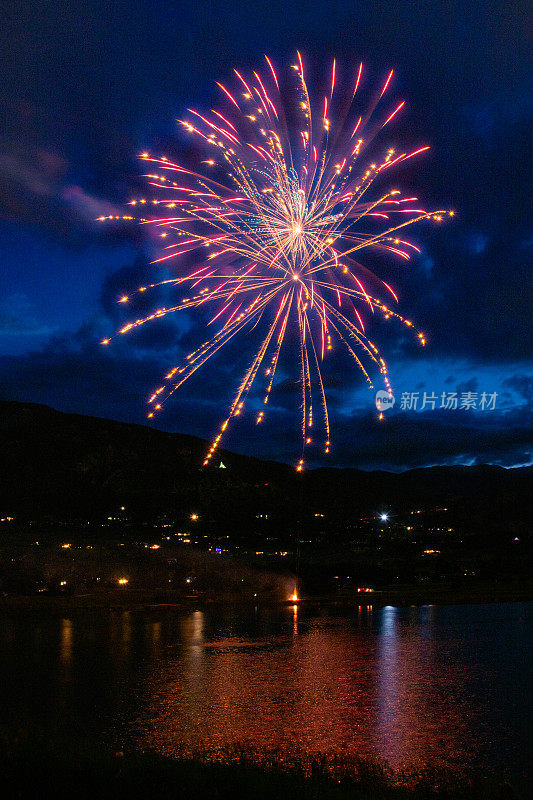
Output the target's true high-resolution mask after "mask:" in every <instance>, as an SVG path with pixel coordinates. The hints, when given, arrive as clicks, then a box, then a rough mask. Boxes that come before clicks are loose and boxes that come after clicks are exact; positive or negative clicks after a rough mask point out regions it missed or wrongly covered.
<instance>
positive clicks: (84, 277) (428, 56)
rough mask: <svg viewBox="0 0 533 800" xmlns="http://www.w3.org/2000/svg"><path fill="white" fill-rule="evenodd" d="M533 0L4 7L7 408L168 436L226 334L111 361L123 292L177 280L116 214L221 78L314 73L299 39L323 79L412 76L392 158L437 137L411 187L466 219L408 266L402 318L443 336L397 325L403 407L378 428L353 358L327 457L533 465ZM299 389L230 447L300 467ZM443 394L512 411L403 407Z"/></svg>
mask: <svg viewBox="0 0 533 800" xmlns="http://www.w3.org/2000/svg"><path fill="white" fill-rule="evenodd" d="M528 5H529V4H528V3H527V2H526V1H525V0H524V2H522V0H502V2H496V1H495V0H494V1H493V2H488V1H487V0H461V2H454V0H448V2H442V1H441V2H437V0H425V1H424V2H422V1H421V0H417V1H416V2H407V0H403V1H402V0H398V2H385V1H382V2H380V1H379V0H366V2H362V0H344V2H342V1H341V2H339V1H338V0H327V2H326V1H325V0H324V2H320V3H319V2H312V0H307V1H306V2H300V0H293V1H292V2H290V3H288V2H279V1H278V0H270V2H255V3H254V2H251V3H248V4H246V3H244V2H235V1H233V2H230V1H229V0H228V1H227V2H221V1H220V0H213V1H212V2H201V1H200V2H191V3H182V2H177V0H167V1H166V2H163V1H162V0H152V1H151V2H150V1H149V0H144V2H143V0H130V2H127V3H126V2H123V0H113V2H110V1H109V0H104V1H103V2H100V0H89V1H87V0H83V1H81V0H70V2H60V0H57V1H56V2H44V1H42V0H34V2H31V3H28V2H17V1H16V0H14V1H13V2H10V3H4V4H2V10H1V11H0V42H1V52H2V66H1V67H0V98H1V101H2V102H1V106H2V116H3V120H2V125H1V127H0V245H1V253H2V291H1V294H0V356H1V358H0V399H2V400H20V401H30V402H38V403H45V404H48V405H50V406H53V407H54V408H56V409H59V410H61V411H68V412H77V413H83V414H91V415H96V416H102V417H110V418H112V419H116V420H121V421H127V422H139V423H143V424H144V423H146V406H145V400H146V398H147V396H148V394H149V393H150V390H151V389H152V388H153V387H154V386H157V385H159V383H160V377H161V376H162V375H163V374H164V373H165V371H166V369H167V368H168V366H173V365H174V364H176V363H178V361H179V360H180V356H182V355H183V354H184V353H187V352H189V348H190V347H191V344H194V343H200V342H201V341H203V338H205V337H203V338H202V326H203V322H205V320H202V319H199V318H195V317H193V316H188V317H187V316H184V317H181V318H174V317H173V318H168V319H166V320H163V321H160V322H158V323H157V324H156V325H153V326H152V327H151V328H149V329H148V327H145V328H144V329H143V331H142V333H139V334H136V335H135V336H130V337H121V338H120V340H117V341H116V343H114V344H113V345H112V346H111V347H109V348H107V349H105V348H102V347H101V346H100V344H99V342H100V340H101V339H102V338H103V337H104V336H108V335H110V334H112V333H113V332H114V331H115V329H116V327H117V325H119V324H120V322H121V321H122V320H123V319H125V317H124V308H123V307H121V306H117V303H116V300H117V298H118V297H119V296H120V295H121V294H122V293H124V292H126V293H127V292H128V291H130V290H131V289H134V288H136V287H137V286H138V285H139V284H140V283H144V282H151V281H155V280H162V279H164V278H165V277H168V275H169V274H170V273H169V272H168V271H166V270H163V269H162V268H161V267H157V266H155V265H151V264H150V261H151V260H152V259H153V258H155V257H156V256H155V251H154V246H153V242H152V241H150V240H148V238H147V237H146V236H143V231H142V230H140V229H139V227H137V226H116V227H113V226H109V225H107V226H105V225H102V224H101V223H96V222H95V218H96V217H98V216H100V215H101V214H109V213H117V214H122V213H125V209H124V210H123V208H124V207H123V204H124V203H125V202H127V201H128V200H130V199H131V197H133V196H139V193H140V191H141V188H140V187H141V186H142V182H141V179H140V177H139V176H140V173H141V172H142V169H141V165H140V164H139V162H138V160H137V155H138V154H139V153H140V152H142V151H143V150H149V151H150V152H154V153H159V154H170V155H174V156H178V154H179V152H180V149H181V148H182V147H185V146H186V142H185V140H184V138H183V134H182V133H181V132H179V131H178V126H177V123H176V118H177V117H179V116H180V115H182V114H183V113H184V112H185V109H186V108H190V107H193V108H198V109H199V110H202V109H205V110H207V109H209V108H211V107H213V104H214V103H216V102H217V98H218V97H219V92H218V89H217V87H216V85H215V81H216V80H221V81H222V82H225V81H228V80H229V81H231V74H232V70H233V67H236V68H237V69H239V70H241V69H242V70H244V71H248V72H250V71H251V70H252V69H257V68H260V69H262V68H263V64H264V59H263V54H265V53H266V54H268V55H269V56H270V58H271V59H272V60H273V61H274V63H276V64H277V65H282V64H287V63H292V61H293V59H294V55H295V50H296V48H298V49H300V50H301V51H302V53H303V54H304V57H305V59H306V63H307V64H308V66H309V70H308V71H309V72H310V73H313V72H314V73H315V74H320V73H324V72H326V70H329V69H330V63H331V59H332V58H333V57H336V58H337V61H338V62H340V63H341V65H342V68H343V69H344V74H345V75H348V74H351V73H350V71H352V72H354V71H355V70H356V69H357V66H358V64H359V61H360V60H363V62H364V63H365V66H366V67H367V70H368V72H367V76H368V80H369V81H372V80H373V81H375V82H376V83H377V82H378V81H380V80H382V79H383V77H384V76H386V75H387V73H388V71H389V70H390V69H391V68H394V70H395V77H394V83H393V85H392V87H391V97H392V98H394V99H396V98H397V99H398V100H401V99H405V100H406V101H407V102H406V109H405V110H404V111H403V113H402V116H401V118H400V119H399V120H398V122H395V124H394V126H391V128H390V130H389V132H388V134H387V136H383V145H384V146H385V145H388V144H389V143H391V144H392V145H393V146H394V145H396V144H398V145H399V144H402V145H405V147H407V146H409V145H411V144H414V145H417V144H426V143H427V144H430V145H431V150H430V153H429V155H425V156H424V157H423V158H421V159H419V160H418V162H417V164H416V165H414V164H413V166H412V167H409V169H404V170H403V171H402V173H401V174H398V177H397V182H398V184H399V185H401V186H402V187H408V188H409V189H413V191H414V192H416V194H417V195H418V196H419V197H420V198H422V199H423V201H424V203H425V204H426V206H427V207H436V208H453V209H454V210H455V212H456V216H455V218H454V220H452V221H450V222H446V223H445V224H444V223H443V224H442V225H440V226H438V225H434V224H433V223H427V222H423V223H421V224H419V225H418V226H417V227H416V228H415V229H411V237H410V238H411V239H412V240H413V241H415V242H416V243H417V244H418V245H419V246H421V247H422V253H421V255H420V256H417V257H416V258H414V259H413V260H412V261H410V262H409V263H407V264H405V263H404V262H402V264H401V265H398V264H396V262H393V261H390V264H389V267H388V273H387V274H388V275H389V279H387V278H385V280H389V283H391V284H393V285H394V287H395V288H396V289H399V293H400V313H401V312H402V311H403V312H404V313H405V314H406V315H407V316H408V318H410V319H413V320H414V321H416V323H417V324H418V326H419V327H420V328H421V329H422V330H423V331H424V332H425V333H426V335H427V337H428V346H427V347H426V348H425V349H420V348H418V347H415V346H413V345H412V343H411V341H410V339H409V338H408V337H407V336H406V335H405V332H404V330H403V329H399V328H396V327H394V326H391V327H387V328H386V329H383V330H381V329H380V330H377V331H376V339H377V341H378V342H379V344H380V346H381V349H382V353H383V355H384V357H385V358H386V360H387V363H388V365H389V369H390V375H391V381H392V384H393V386H394V389H395V395H396V398H397V402H396V405H395V408H394V410H393V411H392V412H390V413H389V414H388V415H387V420H386V421H385V422H384V423H379V422H378V421H377V413H376V407H375V403H374V397H375V393H373V392H371V391H369V390H368V389H367V388H366V385H365V383H364V381H363V379H362V377H361V376H360V375H358V374H357V372H356V371H355V369H347V368H346V366H347V365H346V364H345V363H344V362H343V361H342V359H339V361H338V362H336V361H335V358H333V359H332V361H331V362H330V366H329V367H328V368H327V375H326V377H327V381H328V387H329V388H328V392H329V396H330V413H331V419H332V439H333V444H334V447H333V452H332V454H331V457H330V461H328V462H325V461H320V460H319V459H318V458H317V460H316V461H315V462H314V463H317V464H318V463H323V464H325V463H328V464H333V465H350V466H359V467H363V468H365V469H369V468H384V469H394V470H396V469H405V468H408V467H416V466H425V465H434V464H477V463H493V464H501V465H503V466H516V465H523V464H530V463H532V460H533V459H532V450H533V448H532V445H531V440H532V436H531V432H532V409H531V401H532V398H533V363H532V361H531V352H532V347H531V345H532V343H533V336H532V331H531V326H532V314H531V277H530V276H531V251H532V245H533V230H532V225H531V216H530V213H529V214H528V211H529V210H530V209H528V201H529V197H530V184H531V171H530V169H528V167H529V164H530V142H531V139H530V135H528V134H530V131H531V125H530V122H531V112H532V97H533V94H532V91H531V88H530V87H531V70H530V69H529V64H530V55H529V54H530V52H531V19H528V17H527V8H528ZM311 83H312V81H311ZM215 107H216V106H215ZM530 205H531V204H530V202H529V206H530ZM161 297H162V298H163V301H165V296H164V293H161V294H160V296H159V297H156V299H155V300H154V302H155V303H156V301H157V300H158V299H160V298H161ZM167 299H168V298H167ZM156 307H157V303H156ZM372 333H374V331H372ZM245 343H246V341H245V340H244V341H241V342H240V344H239V345H238V346H236V347H233V348H230V349H229V350H228V351H227V353H226V354H224V353H221V354H219V357H217V359H216V361H215V362H213V364H212V366H211V367H210V368H209V369H208V370H206V371H202V372H201V373H199V374H198V377H197V378H195V379H194V381H192V382H191V383H190V384H188V385H186V386H185V387H183V389H182V390H181V392H180V393H178V394H176V395H174V398H173V399H172V401H170V402H169V403H168V404H167V405H166V407H165V412H164V414H163V415H162V416H161V417H159V419H158V421H157V426H158V427H160V428H161V429H164V430H169V431H179V432H182V433H190V434H194V435H198V436H204V437H210V436H211V435H213V434H214V433H215V432H216V429H217V426H218V424H219V423H220V422H221V421H222V420H223V419H224V418H225V411H226V406H227V403H228V402H229V401H230V400H231V397H232V395H233V393H234V390H235V388H236V385H237V383H238V381H239V379H240V376H241V375H242V372H243V370H244V368H245V367H246V366H247V364H248V363H249V359H250V358H251V356H252V353H253V351H252V350H250V351H247V350H246V348H245ZM335 364H337V365H336V366H335ZM296 377H297V370H296V368H295V370H294V373H293V374H292V375H291V373H290V370H289V365H288V364H286V365H284V372H283V374H282V380H281V382H280V387H279V390H278V393H277V395H276V394H274V393H273V395H272V404H271V406H269V414H268V416H267V421H266V423H265V425H264V426H263V427H261V426H260V427H259V428H256V427H255V426H254V425H253V418H254V415H253V414H251V415H250V422H247V421H246V419H245V420H243V421H240V420H239V421H238V422H236V424H235V425H234V426H233V428H232V431H231V433H230V435H229V436H228V437H227V439H225V441H224V445H225V446H227V447H229V448H230V449H234V450H236V451H240V452H246V453H250V454H253V455H257V456H260V457H264V458H273V459H276V460H286V461H293V460H294V459H295V458H299V431H298V423H297V412H298V403H299V394H298V390H297V387H296V386H295V384H294V379H295V378H296ZM424 391H426V392H428V393H429V392H431V393H435V394H436V395H437V396H438V397H439V400H440V395H441V394H442V392H458V393H459V395H460V394H461V393H463V392H467V391H470V392H474V393H477V394H478V398H479V397H481V393H482V392H486V393H489V394H492V393H494V392H496V393H497V394H498V396H497V400H496V407H495V409H494V410H488V409H485V410H479V409H477V410H464V409H463V410H461V409H458V410H451V409H442V410H441V409H439V408H438V404H437V407H436V408H435V409H434V410H432V409H428V410H424V411H420V410H416V411H405V410H402V409H401V408H400V407H399V406H400V397H401V395H402V393H403V392H407V393H411V392H419V393H420V397H421V398H422V395H423V392H424ZM253 402H254V401H252V405H253ZM311 460H312V459H311Z"/></svg>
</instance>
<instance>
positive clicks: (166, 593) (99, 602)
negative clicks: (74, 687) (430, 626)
mask: <svg viewBox="0 0 533 800" xmlns="http://www.w3.org/2000/svg"><path fill="white" fill-rule="evenodd" d="M532 601H533V586H532V585H529V584H527V585H520V586H511V587H501V586H494V585H491V586H487V585H485V586H479V587H470V588H469V587H458V586H456V587H450V586H448V587H444V586H427V587H424V588H420V587H402V588H389V589H382V590H376V591H374V592H372V593H365V594H358V593H357V592H349V593H344V594H336V595H317V596H308V597H301V598H300V599H299V600H298V601H296V602H295V601H292V600H283V599H279V598H275V597H269V596H266V597H258V598H249V597H243V596H239V595H221V596H206V595H204V596H201V595H198V596H190V595H189V596H183V595H180V594H178V593H176V592H172V591H171V590H168V589H161V590H157V589H154V590H135V591H131V590H127V591H123V590H120V589H116V590H109V591H106V592H95V593H90V594H79V595H76V594H74V595H63V596H61V595H6V596H4V597H0V615H2V614H13V613H18V612H21V613H24V612H31V613H34V612H38V613H51V614H57V613H60V614H64V613H70V612H75V611H76V612H77V611H105V610H107V611H148V612H160V611H173V610H184V611H186V610H189V609H198V608H216V607H217V606H219V607H220V606H236V605H238V606H241V607H242V608H254V607H256V606H257V607H269V608H276V607H278V608H285V607H289V608H294V607H297V608H299V609H302V610H304V609H314V608H328V607H329V608H342V609H354V610H355V609H356V608H358V607H361V608H364V607H367V608H372V609H378V608H383V607H385V606H394V607H397V608H401V607H409V606H417V607H421V606H449V605H479V604H491V603H527V602H532Z"/></svg>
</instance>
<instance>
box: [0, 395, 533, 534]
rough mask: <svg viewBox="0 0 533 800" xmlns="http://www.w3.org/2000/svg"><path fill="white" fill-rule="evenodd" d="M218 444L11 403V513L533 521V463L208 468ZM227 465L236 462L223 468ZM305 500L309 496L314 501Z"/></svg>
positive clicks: (3, 508) (229, 457)
mask: <svg viewBox="0 0 533 800" xmlns="http://www.w3.org/2000/svg"><path fill="white" fill-rule="evenodd" d="M207 447H208V443H207V442H206V441H204V440H202V439H199V438H196V437H194V436H188V435H185V434H177V433H165V432H163V431H158V430H154V429H152V428H148V427H145V426H142V425H134V424H128V423H122V422H115V421H112V420H107V419H101V418H96V417H87V416H81V415H78V414H65V413H62V412H59V411H55V410H53V409H51V408H48V407H47V406H42V405H37V404H31V403H17V402H1V403H0V476H1V478H0V512H1V513H2V514H6V513H10V512H12V513H14V514H17V515H18V516H22V517H27V518H34V519H39V518H41V517H44V516H45V515H54V516H58V517H61V516H63V517H65V518H73V517H80V518H81V517H84V516H85V517H90V516H93V517H94V516H96V517H98V516H99V515H100V514H103V513H106V512H108V511H109V509H110V508H111V507H113V506H114V505H116V504H117V503H118V504H125V503H127V504H129V505H130V506H131V507H135V508H136V509H137V510H138V511H139V512H143V513H144V512H146V513H156V512H158V511H163V510H166V509H168V508H169V507H171V508H174V509H176V508H180V507H182V508H183V509H185V508H190V507H191V505H197V506H198V505H199V506H200V507H202V508H209V509H211V511H212V510H213V509H216V514H215V516H219V515H221V514H222V515H223V516H224V515H225V517H227V519H229V518H231V516H232V515H233V514H235V513H236V509H239V510H241V511H242V510H247V511H249V512H250V513H251V512H252V511H254V510H258V509H262V510H268V511H269V512H270V513H271V514H274V515H279V516H280V518H281V517H283V518H284V519H288V520H291V519H293V518H295V516H297V515H298V512H297V510H296V509H297V508H298V507H300V506H301V505H303V506H304V507H305V509H306V511H307V512H308V513H313V512H315V511H316V512H324V513H325V512H327V513H328V514H329V515H330V518H338V519H339V520H341V519H346V518H347V517H348V516H349V517H350V518H353V517H354V515H355V514H356V515H360V514H365V513H375V512H376V511H378V510H380V509H387V510H390V511H391V512H392V513H397V512H402V513H403V512H405V511H407V510H409V509H416V508H422V509H424V508H429V507H433V508H434V507H436V506H439V505H453V507H454V509H455V510H456V512H457V513H458V514H459V515H460V516H461V517H463V518H464V519H465V520H468V519H471V520H475V521H476V525H481V524H483V525H489V526H490V525H492V524H500V523H501V522H502V520H506V519H512V520H515V521H516V520H517V519H522V518H523V519H524V520H525V519H526V516H527V515H528V512H527V502H528V497H530V496H531V479H532V477H533V468H530V467H525V468H517V469H504V468H502V467H498V466H490V465H481V466H471V467H468V466H453V467H449V466H443V467H428V468H424V469H413V470H408V471H406V472H403V473H391V472H384V471H375V472H366V471H362V470H358V469H352V468H350V469H341V468H319V469H314V470H308V471H307V472H305V473H303V474H297V473H296V472H295V471H294V469H293V468H291V467H290V466H288V465H286V464H279V463H276V462H272V461H262V460H260V459H256V458H251V457H248V456H243V455H238V454H235V453H231V452H229V451H226V450H220V454H219V457H217V459H216V462H215V466H213V467H209V468H208V469H204V468H202V461H203V458H204V456H205V452H206V449H207ZM220 462H222V463H223V464H224V466H225V467H226V468H225V469H223V468H220V467H219V466H218V465H219V464H220ZM302 498H303V500H302Z"/></svg>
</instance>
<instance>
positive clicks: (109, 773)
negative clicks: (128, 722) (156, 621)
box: [0, 749, 531, 800]
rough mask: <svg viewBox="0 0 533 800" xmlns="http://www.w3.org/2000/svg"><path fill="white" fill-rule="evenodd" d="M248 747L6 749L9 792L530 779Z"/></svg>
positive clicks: (257, 799) (442, 785)
mask: <svg viewBox="0 0 533 800" xmlns="http://www.w3.org/2000/svg"><path fill="white" fill-rule="evenodd" d="M256 757H257V753H248V752H246V751H242V750H236V751H234V752H230V753H227V754H225V755H224V756H223V757H221V759H220V760H217V761H205V760H204V759H203V758H201V757H195V758H188V759H171V758H165V757H163V756H158V755H156V754H152V753H144V754H123V753H120V752H117V753H82V754H77V755H76V756H75V757H73V756H72V755H71V754H67V753H57V752H44V753H43V752H36V751H28V752H21V751H20V750H19V749H16V751H15V752H9V751H7V752H4V753H3V754H2V757H1V760H0V767H1V769H2V787H3V796H4V797H5V798H7V799H9V800H11V798H20V800H26V798H30V797H31V798H34V797H43V796H45V797H49V796H50V797H51V796H53V797H54V798H57V799H58V800H62V799H63V798H71V797H76V798H79V800H94V798H113V799H114V800H122V799H123V798H124V800H126V798H127V799H128V800H137V798H139V799H140V798H160V800H167V798H168V800H171V798H173V799H174V798H175V799H176V800H179V799H180V798H183V800H189V798H190V800H193V799H194V800H241V798H242V800H244V799H245V798H246V800H249V799H250V798H252V799H253V800H272V799H273V798H276V800H429V799H430V798H434V799H435V800H455V799H457V800H525V798H526V797H530V796H531V795H530V794H529V788H531V787H529V788H528V786H527V785H526V784H525V782H524V781H520V782H519V783H518V784H515V783H513V781H512V780H510V779H508V778H507V777H505V776H501V775H499V776H496V775H490V776H487V775H483V774H481V773H479V774H469V775H464V774H459V773H451V772H446V771H442V770H433V769H431V768H425V769H421V770H418V771H413V770H408V771H396V772H395V771H393V770H391V769H390V767H388V765H387V764H386V763H385V762H382V761H379V760H370V759H357V758H351V759H348V758H343V757H336V758H331V759H330V758H327V757H318V758H315V759H310V758H307V759H303V760H300V759H298V758H296V759H293V760H290V759H289V760H288V761H287V759H286V758H284V757H282V755H281V754H270V755H266V754H263V755H262V758H261V759H260V761H259V763H257V760H256Z"/></svg>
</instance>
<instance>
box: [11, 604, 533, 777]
mask: <svg viewBox="0 0 533 800" xmlns="http://www.w3.org/2000/svg"><path fill="white" fill-rule="evenodd" d="M532 618H533V603H509V604H492V605H468V606H443V607H437V606H422V607H410V608H395V607H391V606H387V607H385V608H371V607H366V606H361V607H357V606H355V607H354V608H352V609H348V610H347V609H343V610H340V609H336V608H333V607H328V608H322V609H316V608H306V607H305V606H298V607H297V606H283V607H281V606H280V607H268V608H261V607H259V608H255V609H254V608H250V609H243V608H230V607H226V608H212V609H211V608H210V609H204V610H199V609H198V610H191V611H183V610H179V611H177V610H168V609H161V610H160V611H158V610H155V611H151V612H126V611H118V610H117V611H83V612H76V613H72V614H71V615H69V616H68V617H65V618H63V619H61V618H57V617H54V618H51V617H47V618H43V617H40V616H30V615H29V614H28V615H21V616H20V617H18V618H16V619H15V618H13V617H5V618H2V623H1V626H0V647H1V652H2V659H1V664H0V716H1V725H2V728H3V729H4V730H5V729H8V730H10V731H15V733H16V732H17V731H20V732H21V733H23V734H24V735H25V736H27V735H28V731H29V732H30V734H29V735H30V737H35V741H36V742H38V741H39V740H40V739H42V738H44V739H48V740H51V741H54V742H64V743H65V746H67V747H68V746H70V744H71V743H72V742H76V743H77V744H79V745H80V746H84V745H88V746H91V745H92V744H95V743H98V744H99V743H101V742H104V743H105V745H106V746H109V748H110V749H133V748H136V749H152V750H156V751H158V752H160V753H164V754H167V755H172V754H183V753H191V752H193V751H197V750H199V749H201V750H202V751H203V752H204V753H205V752H207V754H209V753H213V754H217V753H220V752H221V751H224V749H226V748H231V747H233V746H234V745H235V744H237V745H243V746H246V747H251V748H254V749H256V750H257V751H258V752H263V753H267V752H269V751H275V750H282V751H284V752H285V753H288V754H291V753H298V752H305V753H307V754H315V753H328V754H333V755H335V754H339V755H355V756H373V757H374V756H378V757H381V758H384V759H386V760H387V761H389V762H390V763H391V764H392V765H393V766H394V767H400V766H402V765H409V766H421V765H424V764H428V763H430V764H433V765H436V766H438V767H453V768H455V767H457V768H462V767H465V766H472V765H475V766H479V767H481V768H483V769H485V768H492V767H495V768H504V769H509V771H510V772H511V773H512V774H514V775H520V774H521V773H523V771H524V768H525V765H526V763H527V759H528V757H529V751H530V746H529V740H530V727H529V725H530V716H529V714H530V711H531V703H530V699H529V698H530V691H531V673H530V664H531V645H532V638H533V637H532V625H531V623H532Z"/></svg>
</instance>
